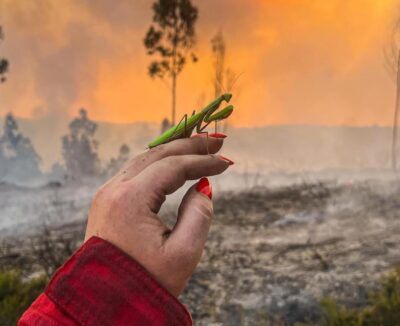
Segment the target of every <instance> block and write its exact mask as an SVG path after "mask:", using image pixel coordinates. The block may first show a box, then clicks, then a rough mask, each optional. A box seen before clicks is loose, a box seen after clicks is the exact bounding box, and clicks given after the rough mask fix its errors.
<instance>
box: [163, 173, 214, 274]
mask: <svg viewBox="0 0 400 326" xmlns="http://www.w3.org/2000/svg"><path fill="white" fill-rule="evenodd" d="M211 197H212V190H211V184H210V183H209V181H208V179H207V178H202V179H201V180H200V181H199V182H198V183H197V184H195V185H193V186H192V187H191V188H190V189H189V190H188V191H187V193H186V194H185V196H184V198H183V200H182V203H181V205H180V207H179V211H178V221H177V223H176V225H175V227H174V229H173V230H172V233H171V234H170V236H169V238H168V240H167V242H169V244H168V245H169V246H170V249H171V250H172V251H174V252H175V253H177V254H178V255H183V256H186V257H180V258H181V259H183V261H186V262H187V263H191V264H190V265H192V264H193V265H192V268H193V269H194V268H195V267H196V265H197V263H198V262H199V260H200V257H201V254H202V252H203V249H204V245H205V242H206V240H207V236H208V231H209V229H210V225H211V220H212V216H213V204H212V201H211Z"/></svg>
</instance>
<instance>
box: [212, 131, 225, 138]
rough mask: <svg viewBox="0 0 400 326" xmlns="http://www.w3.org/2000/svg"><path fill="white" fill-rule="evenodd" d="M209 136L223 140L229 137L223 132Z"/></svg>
mask: <svg viewBox="0 0 400 326" xmlns="http://www.w3.org/2000/svg"><path fill="white" fill-rule="evenodd" d="M209 136H210V137H213V138H222V139H224V138H226V137H227V136H226V135H225V134H223V133H221V132H215V133H212V134H209Z"/></svg>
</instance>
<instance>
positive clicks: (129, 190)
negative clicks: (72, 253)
mask: <svg viewBox="0 0 400 326" xmlns="http://www.w3.org/2000/svg"><path fill="white" fill-rule="evenodd" d="M224 137H225V135H223V134H211V135H209V136H208V151H209V153H210V154H211V155H207V138H206V136H204V135H198V136H196V137H191V138H186V139H179V140H175V141H172V142H170V143H167V144H164V145H160V146H158V147H155V148H153V149H150V150H148V151H146V152H144V153H142V154H140V155H138V156H136V157H135V158H133V159H132V160H131V161H130V162H129V163H128V164H127V166H126V167H125V168H124V169H122V170H121V171H120V172H119V173H118V174H117V175H116V176H114V177H113V178H112V179H111V180H109V181H108V182H107V183H105V184H104V185H103V186H102V187H101V188H100V189H99V190H98V192H97V193H96V195H95V197H94V199H93V202H92V206H91V209H90V212H89V218H88V225H87V229H86V235H85V240H87V239H89V238H90V237H92V236H98V237H100V238H102V239H104V240H106V241H108V242H110V243H112V244H113V245H115V246H116V247H118V248H119V249H121V250H122V251H124V252H125V253H127V254H128V255H129V256H131V257H132V258H134V259H135V260H136V261H138V262H139V263H140V264H141V265H142V266H143V267H144V268H146V269H147V271H148V272H149V273H150V274H151V275H152V276H153V277H154V278H155V279H156V280H157V281H158V282H159V283H161V284H162V285H163V286H164V287H165V288H166V289H167V290H169V291H170V292H171V293H172V294H173V295H175V296H178V295H179V294H180V293H181V292H182V290H183V289H184V287H185V286H186V283H187V281H188V280H189V278H190V277H191V275H192V274H193V272H194V269H195V268H196V266H197V264H198V262H199V260H200V257H201V255H202V252H203V249H204V245H205V242H206V239H207V235H208V231H209V228H210V224H211V219H212V215H213V205H212V201H211V185H209V183H208V180H207V179H206V178H204V179H201V180H200V182H198V183H197V184H195V185H194V186H192V187H191V188H190V189H189V190H188V192H187V193H186V195H185V196H184V198H183V200H182V202H181V204H180V207H179V211H178V217H177V223H176V224H175V226H174V228H173V229H172V230H171V229H169V228H168V227H167V226H166V225H165V224H164V223H163V222H162V221H161V220H160V219H159V217H158V216H157V213H158V212H159V210H160V208H161V205H162V204H163V202H164V201H165V199H166V196H167V195H169V194H171V193H173V192H175V191H176V190H177V189H179V188H180V187H182V186H183V184H184V183H185V182H186V181H187V180H196V179H199V178H201V177H204V176H212V175H217V174H220V173H222V172H223V171H225V170H226V169H227V168H228V167H229V165H231V164H233V162H232V161H230V160H229V159H227V158H225V157H223V156H221V155H213V154H215V153H217V152H218V151H219V150H220V149H221V147H222V145H223V138H224Z"/></svg>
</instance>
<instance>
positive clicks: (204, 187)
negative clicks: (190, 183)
mask: <svg viewBox="0 0 400 326" xmlns="http://www.w3.org/2000/svg"><path fill="white" fill-rule="evenodd" d="M196 190H197V191H198V192H201V193H202V194H204V195H206V196H207V197H208V198H210V199H211V198H212V189H211V185H210V182H209V181H208V179H207V178H201V179H200V181H199V182H198V183H197V186H196Z"/></svg>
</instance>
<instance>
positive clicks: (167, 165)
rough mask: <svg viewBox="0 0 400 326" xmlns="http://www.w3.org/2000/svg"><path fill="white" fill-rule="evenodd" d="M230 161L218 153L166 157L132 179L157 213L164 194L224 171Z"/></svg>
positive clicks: (163, 199)
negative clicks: (187, 183) (186, 183)
mask: <svg viewBox="0 0 400 326" xmlns="http://www.w3.org/2000/svg"><path fill="white" fill-rule="evenodd" d="M231 164H232V163H231V162H229V161H227V160H226V159H225V158H223V157H222V156H217V155H182V156H169V157H166V158H164V159H162V160H160V161H157V162H155V163H153V164H151V165H150V166H149V167H147V168H146V169H145V170H143V171H142V172H141V173H140V174H139V175H138V176H137V177H135V179H134V181H132V182H134V183H135V186H136V187H139V188H140V189H148V190H149V191H146V192H145V193H143V199H145V200H146V201H147V203H148V205H149V207H150V208H151V209H152V210H153V212H158V210H159V209H160V206H161V204H162V203H163V202H164V201H165V196H166V195H169V194H171V193H173V192H174V191H176V190H177V189H179V188H180V187H182V186H183V185H184V183H185V182H186V181H187V180H195V179H199V178H201V177H203V176H212V175H217V174H220V173H222V172H224V171H225V170H226V169H227V168H228V167H229V165H231Z"/></svg>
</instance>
